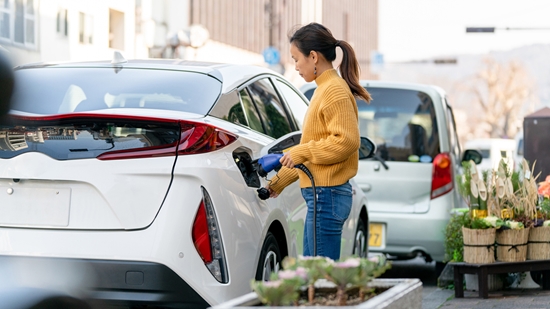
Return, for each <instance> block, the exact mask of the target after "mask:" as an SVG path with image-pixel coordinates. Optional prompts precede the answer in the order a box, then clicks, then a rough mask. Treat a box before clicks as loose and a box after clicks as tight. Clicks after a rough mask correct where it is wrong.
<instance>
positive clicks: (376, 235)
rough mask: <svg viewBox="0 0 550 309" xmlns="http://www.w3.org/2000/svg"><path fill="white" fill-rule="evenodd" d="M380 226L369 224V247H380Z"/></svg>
mask: <svg viewBox="0 0 550 309" xmlns="http://www.w3.org/2000/svg"><path fill="white" fill-rule="evenodd" d="M382 232H383V231H382V224H378V223H370V224H369V247H370V248H372V247H382V244H383V242H382V241H383V239H382V238H383V235H382Z"/></svg>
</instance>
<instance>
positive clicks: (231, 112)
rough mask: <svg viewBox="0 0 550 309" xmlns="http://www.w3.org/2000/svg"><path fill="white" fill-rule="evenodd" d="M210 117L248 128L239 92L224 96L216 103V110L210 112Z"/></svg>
mask: <svg viewBox="0 0 550 309" xmlns="http://www.w3.org/2000/svg"><path fill="white" fill-rule="evenodd" d="M210 115H212V116H214V117H218V118H220V119H223V120H226V121H229V122H231V123H235V124H238V125H242V126H245V127H248V121H247V120H246V116H245V114H244V108H243V104H242V102H241V98H240V96H239V93H238V92H237V91H231V92H229V93H227V94H224V95H223V96H222V97H221V98H220V99H219V100H218V102H216V105H214V108H212V110H211V111H210Z"/></svg>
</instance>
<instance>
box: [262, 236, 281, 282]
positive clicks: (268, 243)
mask: <svg viewBox="0 0 550 309" xmlns="http://www.w3.org/2000/svg"><path fill="white" fill-rule="evenodd" d="M282 259H283V258H282V256H281V251H280V250H279V244H278V243H277V239H276V238H275V236H274V235H273V234H272V233H271V232H267V235H266V236H265V240H264V245H263V246H262V252H261V254H260V261H259V262H258V268H257V270H256V280H263V281H268V280H269V279H270V276H271V274H272V273H275V272H277V271H279V268H280V267H281V261H282Z"/></svg>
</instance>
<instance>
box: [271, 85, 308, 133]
mask: <svg viewBox="0 0 550 309" xmlns="http://www.w3.org/2000/svg"><path fill="white" fill-rule="evenodd" d="M277 89H279V90H280V91H281V94H282V96H283V97H284V99H285V101H286V103H287V105H288V107H289V108H290V110H291V111H292V114H293V115H294V119H295V120H296V123H298V126H299V127H300V129H301V128H302V123H303V121H304V117H305V115H306V111H307V107H308V104H307V103H306V102H305V101H304V99H303V98H302V97H301V96H300V95H299V94H298V93H297V91H296V90H294V89H292V87H290V86H289V85H287V84H286V83H284V82H282V81H280V80H277Z"/></svg>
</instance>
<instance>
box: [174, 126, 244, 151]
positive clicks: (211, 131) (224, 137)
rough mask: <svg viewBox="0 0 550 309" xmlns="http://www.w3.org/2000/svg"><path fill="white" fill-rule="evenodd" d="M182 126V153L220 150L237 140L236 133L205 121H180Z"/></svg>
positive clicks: (180, 146)
mask: <svg viewBox="0 0 550 309" xmlns="http://www.w3.org/2000/svg"><path fill="white" fill-rule="evenodd" d="M180 126H181V137H180V142H179V145H178V154H180V155H184V154H196V153H205V152H210V151H214V150H218V149H221V148H223V147H225V146H227V145H229V144H231V143H233V142H234V141H236V140H237V137H236V136H235V135H233V134H231V133H229V132H225V131H223V130H221V129H218V128H216V127H213V126H211V125H208V124H204V123H190V122H184V121H180Z"/></svg>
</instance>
